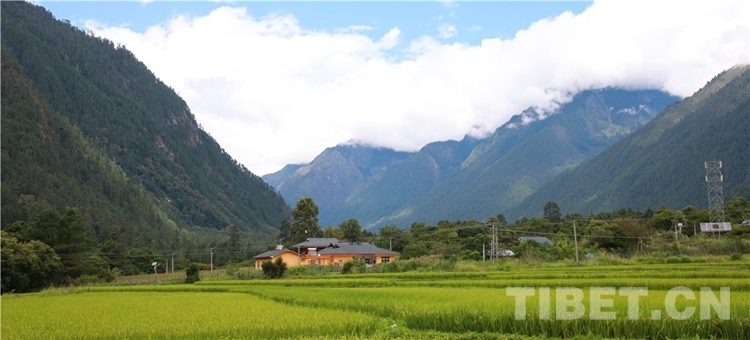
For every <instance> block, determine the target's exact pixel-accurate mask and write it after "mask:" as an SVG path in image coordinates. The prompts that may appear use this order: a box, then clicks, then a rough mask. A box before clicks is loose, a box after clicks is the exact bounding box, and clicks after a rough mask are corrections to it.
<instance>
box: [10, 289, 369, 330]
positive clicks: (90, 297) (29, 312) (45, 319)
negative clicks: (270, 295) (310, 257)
mask: <svg viewBox="0 0 750 340" xmlns="http://www.w3.org/2000/svg"><path fill="white" fill-rule="evenodd" d="M2 308H3V315H2V317H3V320H2V321H3V329H2V336H3V339H222V338H225V339H261V338H263V339H266V338H296V337H301V336H307V337H316V336H319V337H323V336H328V335H331V334H335V335H337V336H341V337H348V336H365V337H366V336H370V335H372V334H373V333H374V332H375V330H376V329H377V328H378V326H379V322H380V320H379V319H378V318H375V317H373V316H370V315H366V314H363V313H357V312H349V311H329V310H319V309H314V308H306V307H296V306H295V307H292V306H287V305H283V304H278V303H275V302H272V301H268V300H263V299H260V298H257V297H255V296H252V295H248V294H241V293H229V292H226V293H222V294H219V293H206V292H190V291H179V290H178V289H175V290H174V291H173V292H170V293H169V294H163V293H161V294H160V293H158V292H128V293H121V292H97V293H84V294H66V295H56V296H54V295H46V296H45V295H42V294H30V295H24V296H21V297H17V298H9V299H3V306H2ZM334 321H335V322H334Z"/></svg>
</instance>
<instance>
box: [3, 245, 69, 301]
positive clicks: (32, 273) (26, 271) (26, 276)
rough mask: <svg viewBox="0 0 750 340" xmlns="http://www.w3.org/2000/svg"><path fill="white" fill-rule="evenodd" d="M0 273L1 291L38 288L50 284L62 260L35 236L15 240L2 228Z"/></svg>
mask: <svg viewBox="0 0 750 340" xmlns="http://www.w3.org/2000/svg"><path fill="white" fill-rule="evenodd" d="M0 252H2V263H1V264H0V266H2V269H3V275H2V276H1V277H0V286H1V287H0V289H2V292H3V293H5V292H10V291H15V292H17V293H21V292H28V291H32V290H37V289H42V288H45V287H47V286H49V285H52V284H54V283H55V282H56V281H57V278H58V277H59V274H60V273H61V272H62V268H63V266H62V262H60V257H58V256H57V254H55V251H54V250H53V249H52V247H50V246H49V245H47V244H44V243H42V242H40V241H37V240H32V241H29V242H18V239H16V238H15V237H13V236H10V235H8V234H7V233H6V232H5V231H0Z"/></svg>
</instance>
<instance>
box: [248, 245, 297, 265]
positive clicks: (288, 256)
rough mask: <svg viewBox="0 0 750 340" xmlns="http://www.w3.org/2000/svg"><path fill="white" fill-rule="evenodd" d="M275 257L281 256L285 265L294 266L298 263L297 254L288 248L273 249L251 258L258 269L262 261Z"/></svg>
mask: <svg viewBox="0 0 750 340" xmlns="http://www.w3.org/2000/svg"><path fill="white" fill-rule="evenodd" d="M277 257H281V259H282V261H284V263H286V265H287V267H296V266H299V265H300V256H299V254H297V253H295V252H293V251H291V250H289V249H274V250H269V251H267V252H265V253H262V254H258V255H256V256H253V259H254V260H255V269H258V270H260V269H261V267H260V266H261V265H262V264H263V262H266V261H275V260H276V258H277Z"/></svg>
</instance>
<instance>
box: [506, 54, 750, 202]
mask: <svg viewBox="0 0 750 340" xmlns="http://www.w3.org/2000/svg"><path fill="white" fill-rule="evenodd" d="M714 160H720V161H722V162H723V169H722V173H723V175H724V183H723V189H724V195H725V198H727V199H728V198H729V197H731V196H732V195H744V196H745V197H750V66H743V67H735V68H732V69H730V70H728V71H726V72H724V73H722V74H720V75H718V76H717V77H715V78H714V79H713V80H711V81H710V82H709V83H708V84H707V85H706V86H705V87H704V88H703V89H701V90H699V91H698V92H696V93H695V94H694V95H693V96H691V97H689V98H686V99H685V100H683V101H681V102H679V103H676V104H674V105H672V106H670V107H668V108H667V109H665V110H664V111H663V112H662V113H661V114H660V115H659V116H658V117H656V118H655V119H654V120H652V121H651V122H650V123H649V124H647V125H646V126H644V127H643V128H641V129H640V130H638V131H637V132H635V133H633V134H632V135H630V136H628V137H626V138H624V139H623V140H621V141H620V142H619V143H617V144H615V145H613V146H612V147H611V148H609V149H607V150H606V151H604V152H602V153H601V154H600V155H599V156H597V157H596V158H594V159H591V160H590V161H588V162H586V163H584V164H581V165H580V166H578V167H577V168H575V169H572V170H570V171H567V172H565V173H563V174H561V175H560V176H558V177H556V178H555V179H553V180H551V181H550V182H548V183H546V184H545V185H543V186H542V187H541V188H540V189H539V190H538V191H537V192H535V193H534V194H532V195H531V196H529V197H528V198H527V199H525V200H524V201H523V202H522V203H520V204H518V205H517V206H516V207H515V208H513V209H511V210H509V212H508V216H512V217H519V216H538V215H541V207H542V206H543V205H544V204H545V202H549V201H554V202H557V203H558V205H559V206H560V208H561V209H562V211H563V213H569V212H579V213H588V212H596V211H602V210H610V211H612V210H617V209H621V208H627V207H629V208H633V209H642V210H644V209H648V208H651V209H656V208H658V207H659V206H660V205H661V204H665V205H666V206H667V207H669V208H672V209H681V208H682V207H685V206H688V205H690V206H694V207H697V208H699V209H705V208H706V207H707V205H708V203H707V202H708V200H707V196H706V195H707V194H706V186H705V174H706V173H705V168H704V162H705V161H714Z"/></svg>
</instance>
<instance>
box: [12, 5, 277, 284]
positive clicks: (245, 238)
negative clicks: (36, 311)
mask: <svg viewBox="0 0 750 340" xmlns="http://www.w3.org/2000/svg"><path fill="white" fill-rule="evenodd" d="M1 6H2V30H1V31H2V150H1V151H2V202H1V203H2V218H1V223H2V230H3V237H2V241H3V247H2V248H3V249H2V250H3V257H2V260H3V263H2V266H3V274H4V275H3V278H2V279H3V291H6V290H7V289H8V287H15V288H11V289H16V290H17V291H22V290H28V289H35V288H39V286H40V285H47V284H51V283H64V282H72V281H75V280H80V279H81V278H84V279H85V278H89V279H93V278H98V279H103V280H106V279H111V278H112V276H113V275H114V276H116V275H119V274H120V273H123V274H136V273H141V272H148V271H149V270H151V271H152V270H153V268H151V263H152V262H153V261H158V262H159V263H161V265H162V268H164V262H165V261H166V259H167V258H169V259H171V257H172V256H171V255H172V254H174V253H179V254H180V255H179V256H178V257H177V258H176V259H175V261H174V262H177V264H178V267H179V266H180V264H181V263H182V264H185V263H188V262H189V261H200V262H203V263H208V262H209V261H210V260H209V259H210V258H211V257H212V256H211V255H216V256H214V257H215V260H217V262H219V263H225V262H227V261H230V260H241V259H243V258H245V257H246V255H247V254H246V253H247V252H250V253H254V252H255V249H256V248H257V247H258V245H260V244H263V245H265V244H268V243H269V240H272V239H273V237H274V236H275V234H276V233H277V230H278V225H279V223H280V221H281V220H282V218H283V217H284V216H285V215H286V214H288V211H289V207H288V206H287V205H286V203H285V202H284V201H283V198H282V197H281V195H279V194H278V193H277V192H276V191H275V190H274V189H273V188H271V187H270V186H269V185H268V184H266V183H265V182H264V181H263V180H262V179H261V178H260V177H258V176H256V175H255V174H253V173H251V172H250V171H248V170H247V169H246V168H245V167H243V166H242V165H241V164H239V163H237V161H236V160H234V159H233V158H232V157H230V156H229V155H228V154H227V153H226V152H225V151H224V150H223V149H222V148H221V147H220V146H219V144H218V143H217V142H216V141H215V140H214V138H212V137H211V136H210V135H208V134H207V133H206V132H205V131H203V130H202V129H201V128H200V126H199V125H198V123H197V122H196V121H195V117H194V116H193V114H192V113H191V112H190V109H189V108H188V107H187V104H186V103H185V102H184V101H183V100H182V99H181V98H180V97H179V96H177V94H176V93H175V92H174V91H173V90H172V89H171V88H169V87H168V86H167V85H165V84H164V83H163V82H161V81H160V80H159V79H158V78H156V77H155V76H154V75H153V73H151V72H150V71H149V70H148V69H147V68H146V67H145V65H143V63H141V62H140V61H138V60H137V59H136V58H135V57H134V56H133V54H132V53H131V52H130V51H128V50H126V49H125V48H122V47H120V46H115V45H114V44H113V43H112V42H110V41H107V40H105V39H100V38H96V37H93V36H92V35H91V34H89V33H87V32H84V31H82V30H80V29H78V28H76V27H73V26H71V25H70V24H69V23H66V22H61V21H57V20H55V18H54V17H53V16H52V14H51V13H49V12H48V11H46V10H45V9H44V8H43V7H40V6H36V5H32V4H30V3H26V2H2V4H1ZM6 246H7V247H6ZM213 253H215V254H213ZM42 255H43V256H42ZM51 258H58V259H59V260H60V261H61V262H60V263H59V264H58V265H59V268H58V266H57V265H55V264H54V263H48V262H45V261H43V260H49V259H51ZM35 261H36V262H35ZM33 262H35V263H33ZM53 262H54V261H53ZM34 266H42V267H44V268H48V269H49V270H48V271H49V275H46V274H45V275H42V277H39V278H34V277H28V275H25V274H24V273H25V272H29V273H31V272H33V271H30V270H28V268H30V267H34ZM12 268H17V269H18V270H17V271H14V270H12ZM23 268H27V269H26V270H24V269H23ZM56 268H57V269H56ZM58 269H59V270H58ZM115 269H116V270H115ZM46 271H47V270H43V271H42V272H46ZM12 273H20V275H17V276H15V278H14V276H13V275H11V274H12ZM16 278H17V279H18V280H16ZM12 281H14V282H17V283H14V284H12V285H10V286H9V284H10V282H12ZM18 282H20V283H18ZM24 282H26V283H24ZM29 282H30V284H32V285H33V287H30V286H28V284H29Z"/></svg>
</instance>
